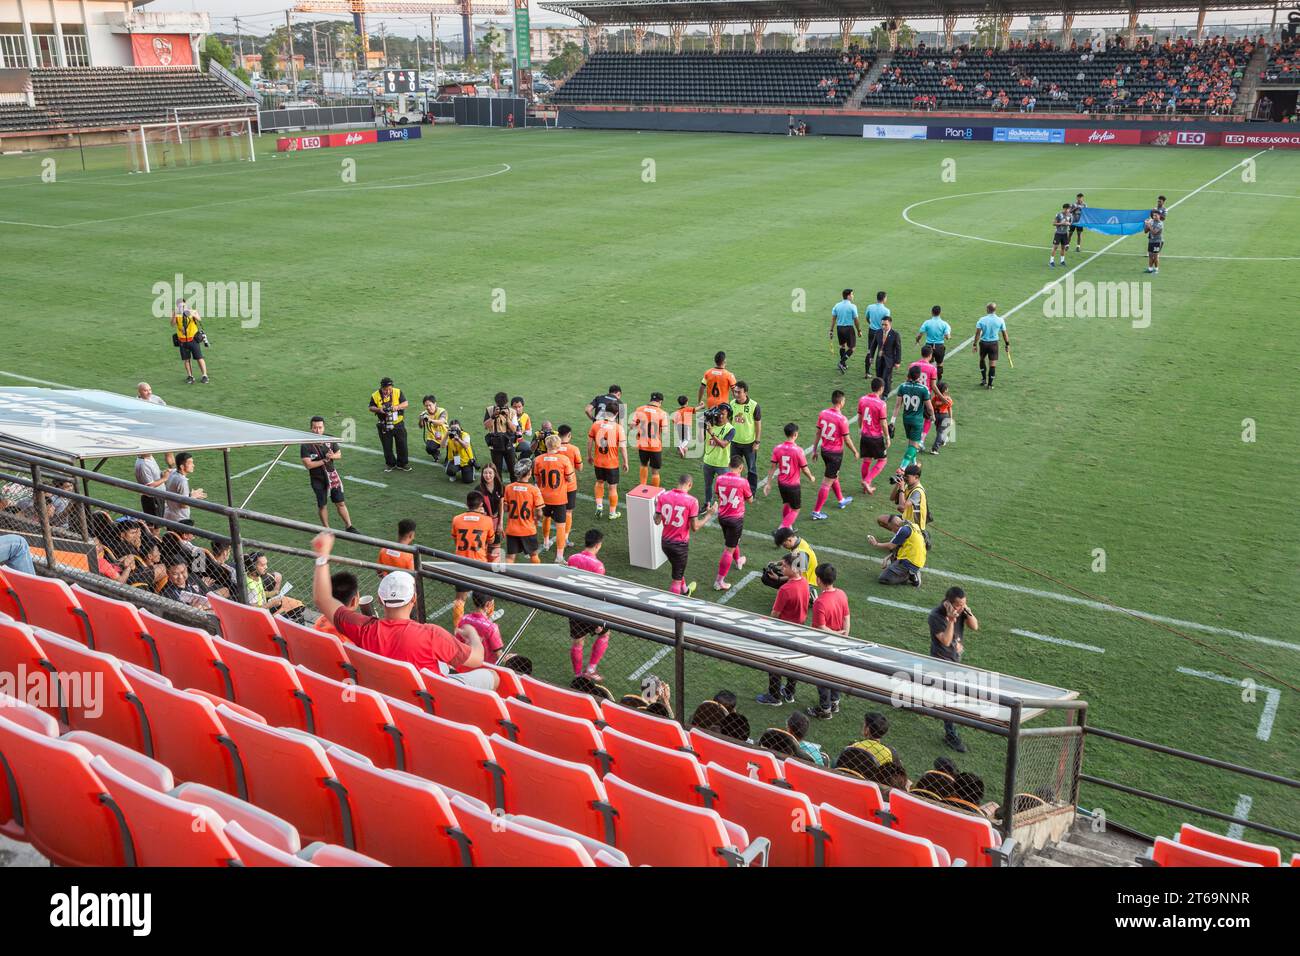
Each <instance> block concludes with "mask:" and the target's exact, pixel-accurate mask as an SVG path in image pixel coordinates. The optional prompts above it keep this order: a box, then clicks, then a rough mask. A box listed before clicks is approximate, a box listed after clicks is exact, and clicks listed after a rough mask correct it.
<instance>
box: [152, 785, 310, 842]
mask: <svg viewBox="0 0 1300 956" xmlns="http://www.w3.org/2000/svg"><path fill="white" fill-rule="evenodd" d="M171 795H172V796H173V797H175V798H176V799H178V800H184V801H185V802H186V803H197V804H199V805H200V806H204V807H207V808H208V809H210V810H214V811H215V812H216V814H217V816H219V817H221V819H223V820H225V821H226V823H227V824H230V823H238V824H239V825H240V826H241V827H243V828H244V830H245V831H246V832H248V833H251V834H252V835H253V836H255V837H257V838H258V839H259V840H262V841H263V842H265V843H268V844H270V845H271V846H274V847H277V848H279V849H281V850H283V851H284V852H285V853H297V852H298V851H299V850H301V849H302V839H301V837H299V836H298V831H297V830H296V829H294V826H293V824H292V823H290V822H289V821H287V820H281V819H280V818H279V817H277V816H276V815H275V814H274V813H269V812H267V811H266V810H263V809H262V808H261V807H257V806H254V805H253V804H251V803H249V802H248V801H247V800H241V799H239V797H235V796H231V795H230V794H228V793H222V792H221V791H220V790H214V789H213V788H212V787H205V786H204V785H203V784H201V783H182V784H181V785H180V786H178V787H174V788H173V789H172V790H171Z"/></svg>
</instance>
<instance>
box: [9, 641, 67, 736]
mask: <svg viewBox="0 0 1300 956" xmlns="http://www.w3.org/2000/svg"><path fill="white" fill-rule="evenodd" d="M42 672H43V673H45V674H46V675H47V678H48V677H50V676H52V675H53V674H54V665H53V664H52V663H51V662H50V660H49V658H47V657H46V656H45V648H43V647H41V644H40V641H38V640H37V639H36V634H35V632H34V631H33V630H32V629H31V627H30V626H29V625H27V624H21V623H19V622H17V621H0V674H13V675H14V679H15V680H16V679H18V678H19V677H25V679H26V681H31V680H32V676H33V675H36V674H40V673H42ZM26 681H25V682H24V686H30V685H29V684H27V683H26ZM55 686H56V684H55V682H54V681H52V680H49V679H47V680H45V681H43V682H42V687H43V688H45V689H46V693H39V694H38V695H35V696H34V695H33V694H29V695H28V697H27V702H29V703H31V704H32V705H33V706H36V707H38V708H40V710H42V711H44V712H45V713H46V714H49V715H50V716H51V717H55V718H59V717H61V716H62V713H61V711H60V709H59V701H58V693H57V691H56V690H55Z"/></svg>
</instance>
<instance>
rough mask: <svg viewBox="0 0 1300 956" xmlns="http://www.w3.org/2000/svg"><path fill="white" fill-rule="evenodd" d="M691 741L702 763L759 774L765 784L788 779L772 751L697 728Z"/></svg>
mask: <svg viewBox="0 0 1300 956" xmlns="http://www.w3.org/2000/svg"><path fill="white" fill-rule="evenodd" d="M690 738H691V749H692V750H694V751H695V755H696V756H697V757H699V758H700V763H716V764H718V765H719V766H721V767H726V768H727V769H728V770H734V771H735V772H736V773H743V774H744V775H745V776H747V777H748V776H751V775H757V779H759V780H762V781H763V782H764V783H774V782H775V781H778V780H784V779H785V775H784V773H783V772H782V770H781V761H779V760H777V759H776V756H775V755H774V754H772V753H771V752H770V751H767V750H759V749H758V748H757V747H747V746H745V745H744V744H742V743H738V742H737V741H734V740H726V739H723V738H722V737H715V736H714V735H713V734H708V733H705V732H704V731H702V730H700V729H699V728H698V727H692V728H691V733H690Z"/></svg>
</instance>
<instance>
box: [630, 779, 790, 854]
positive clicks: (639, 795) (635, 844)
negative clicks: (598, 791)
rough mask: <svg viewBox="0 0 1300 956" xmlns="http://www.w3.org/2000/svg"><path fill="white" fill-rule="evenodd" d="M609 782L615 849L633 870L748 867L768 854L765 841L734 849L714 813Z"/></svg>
mask: <svg viewBox="0 0 1300 956" xmlns="http://www.w3.org/2000/svg"><path fill="white" fill-rule="evenodd" d="M604 782H605V792H606V793H608V794H609V802H610V803H611V804H613V806H614V812H615V813H616V814H617V816H616V817H615V832H616V833H617V835H618V840H617V842H616V844H615V845H616V846H617V847H618V848H619V849H620V850H622V851H623V852H624V853H626V854H627V857H628V860H629V861H630V862H631V864H632V865H633V866H748V865H751V863H752V861H753V860H754V859H756V858H758V856H760V855H761V854H762V853H764V851H765V850H766V847H767V841H766V840H765V839H762V838H760V839H756V840H754V842H753V843H751V844H750V845H749V846H748V847H738V846H735V845H734V842H733V840H734V838H733V836H732V834H731V833H729V832H728V829H727V827H726V825H725V824H724V823H723V820H722V817H720V816H718V814H717V813H715V812H714V811H713V810H706V809H705V808H703V807H692V806H690V805H688V804H685V803H679V802H677V801H676V800H669V799H668V798H667V797H661V796H659V795H658V794H657V793H651V792H650V791H649V790H642V789H641V788H640V787H636V786H633V785H632V784H630V783H626V782H624V781H622V780H620V779H619V778H618V777H616V776H615V775H614V774H609V775H608V776H606V777H605V781H604Z"/></svg>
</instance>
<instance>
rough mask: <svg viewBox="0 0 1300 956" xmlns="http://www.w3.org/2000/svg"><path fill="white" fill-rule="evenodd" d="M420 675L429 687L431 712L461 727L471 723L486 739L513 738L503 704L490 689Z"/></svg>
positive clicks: (447, 678)
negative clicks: (492, 736) (486, 736)
mask: <svg viewBox="0 0 1300 956" xmlns="http://www.w3.org/2000/svg"><path fill="white" fill-rule="evenodd" d="M420 676H421V677H422V678H423V679H424V686H425V687H427V688H428V693H429V700H430V704H431V706H432V708H433V711H432V712H433V713H435V714H437V715H438V716H439V717H443V718H446V719H447V720H454V721H456V722H457V723H460V724H472V725H473V726H475V727H477V728H478V729H479V730H481V731H483V733H485V734H487V735H488V736H489V737H490V736H491V735H492V734H504V735H505V736H507V737H509V738H510V739H511V740H514V739H515V726H514V724H513V723H511V721H510V715H509V713H508V711H507V709H506V704H505V701H503V700H502V699H501V698H500V697H498V696H497V695H496V694H494V693H493V692H492V691H490V690H483V689H482V688H479V687H470V686H469V685H468V684H462V683H461V682H460V681H458V680H452V679H451V678H450V677H443V676H442V675H441V674H435V673H433V672H432V671H429V670H426V671H423V672H421V674H420Z"/></svg>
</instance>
